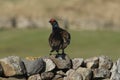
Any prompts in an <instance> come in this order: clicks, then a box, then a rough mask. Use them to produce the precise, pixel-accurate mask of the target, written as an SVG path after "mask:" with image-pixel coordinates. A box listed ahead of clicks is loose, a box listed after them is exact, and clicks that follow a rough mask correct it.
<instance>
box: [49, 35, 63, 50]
mask: <svg viewBox="0 0 120 80" xmlns="http://www.w3.org/2000/svg"><path fill="white" fill-rule="evenodd" d="M49 44H50V46H51V47H52V48H54V49H56V48H58V47H59V46H60V44H61V41H60V40H59V36H57V35H55V33H51V34H50V37H49Z"/></svg>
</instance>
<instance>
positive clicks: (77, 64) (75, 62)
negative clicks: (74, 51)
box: [72, 58, 84, 69]
mask: <svg viewBox="0 0 120 80" xmlns="http://www.w3.org/2000/svg"><path fill="white" fill-rule="evenodd" d="M83 62H84V60H83V58H74V59H72V64H73V69H77V68H78V67H80V66H81V65H82V64H83Z"/></svg>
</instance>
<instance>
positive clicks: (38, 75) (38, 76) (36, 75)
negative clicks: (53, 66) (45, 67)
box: [28, 74, 42, 80]
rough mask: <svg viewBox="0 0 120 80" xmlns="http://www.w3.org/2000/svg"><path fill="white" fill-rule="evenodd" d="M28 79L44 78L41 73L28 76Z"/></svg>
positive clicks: (38, 79)
mask: <svg viewBox="0 0 120 80" xmlns="http://www.w3.org/2000/svg"><path fill="white" fill-rule="evenodd" d="M28 80H42V79H41V76H40V74H35V75H32V76H30V77H29V78H28Z"/></svg>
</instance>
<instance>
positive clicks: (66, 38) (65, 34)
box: [61, 30, 71, 44]
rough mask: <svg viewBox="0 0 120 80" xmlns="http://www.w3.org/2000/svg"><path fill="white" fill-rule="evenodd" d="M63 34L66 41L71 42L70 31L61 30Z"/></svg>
mask: <svg viewBox="0 0 120 80" xmlns="http://www.w3.org/2000/svg"><path fill="white" fill-rule="evenodd" d="M61 36H62V38H63V41H64V43H66V44H70V39H71V36H70V33H68V32H67V31H66V30H61Z"/></svg>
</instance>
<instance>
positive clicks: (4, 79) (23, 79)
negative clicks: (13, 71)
mask: <svg viewBox="0 0 120 80" xmlns="http://www.w3.org/2000/svg"><path fill="white" fill-rule="evenodd" d="M0 80H27V79H25V78H23V77H20V78H17V77H9V78H3V77H0Z"/></svg>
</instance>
